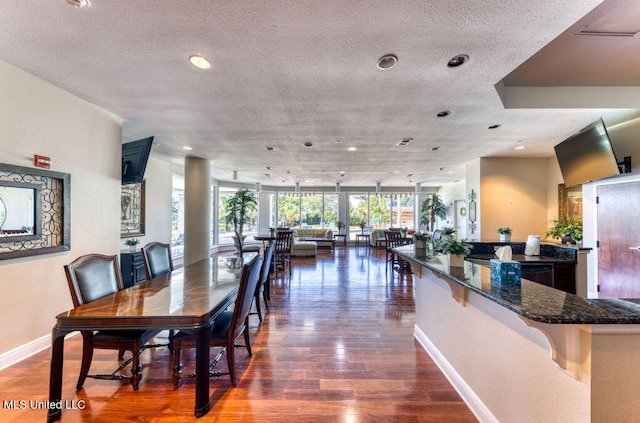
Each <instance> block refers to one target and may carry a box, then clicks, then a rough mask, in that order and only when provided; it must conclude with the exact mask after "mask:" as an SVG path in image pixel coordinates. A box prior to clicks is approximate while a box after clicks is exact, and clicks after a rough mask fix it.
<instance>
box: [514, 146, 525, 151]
mask: <svg viewBox="0 0 640 423" xmlns="http://www.w3.org/2000/svg"><path fill="white" fill-rule="evenodd" d="M525 148H527V147H525V146H524V145H519V146H517V147H516V148H515V150H524V149H525Z"/></svg>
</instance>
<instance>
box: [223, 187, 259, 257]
mask: <svg viewBox="0 0 640 423" xmlns="http://www.w3.org/2000/svg"><path fill="white" fill-rule="evenodd" d="M257 207H258V199H257V198H256V196H255V195H254V193H253V192H251V191H249V190H248V189H239V190H238V191H236V193H235V194H234V195H233V196H232V197H231V198H229V199H228V200H227V203H226V204H225V206H224V216H223V217H224V222H225V223H226V224H227V225H228V226H231V227H232V228H233V232H234V237H233V245H234V246H235V247H236V250H237V252H238V253H239V254H240V255H242V244H243V242H244V238H245V236H244V235H242V230H243V228H244V225H245V224H246V223H247V222H249V218H248V217H247V214H248V213H249V212H252V211H255V210H256V209H257Z"/></svg>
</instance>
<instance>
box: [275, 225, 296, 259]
mask: <svg viewBox="0 0 640 423" xmlns="http://www.w3.org/2000/svg"><path fill="white" fill-rule="evenodd" d="M291 236H292V232H291V231H278V232H276V254H282V253H286V252H288V251H290V250H291Z"/></svg>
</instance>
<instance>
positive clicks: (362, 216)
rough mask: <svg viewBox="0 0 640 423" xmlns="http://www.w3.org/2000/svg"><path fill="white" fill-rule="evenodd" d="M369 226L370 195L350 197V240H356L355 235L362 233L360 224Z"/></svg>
mask: <svg viewBox="0 0 640 423" xmlns="http://www.w3.org/2000/svg"><path fill="white" fill-rule="evenodd" d="M361 222H363V223H364V224H365V225H368V224H369V196H368V194H351V195H349V225H348V226H349V232H348V234H349V239H355V235H354V236H351V234H352V233H353V234H356V233H361V232H362V229H361V228H360V223H361Z"/></svg>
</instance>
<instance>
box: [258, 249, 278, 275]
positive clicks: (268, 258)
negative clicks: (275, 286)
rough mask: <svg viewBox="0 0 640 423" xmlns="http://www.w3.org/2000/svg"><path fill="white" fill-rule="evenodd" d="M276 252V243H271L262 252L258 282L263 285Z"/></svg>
mask: <svg viewBox="0 0 640 423" xmlns="http://www.w3.org/2000/svg"><path fill="white" fill-rule="evenodd" d="M275 251H276V242H275V241H272V242H270V243H269V245H268V246H267V248H266V250H265V251H264V259H263V260H262V271H261V272H260V282H261V283H265V282H266V281H268V280H269V272H270V271H271V262H272V261H273V255H274V254H275Z"/></svg>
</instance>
